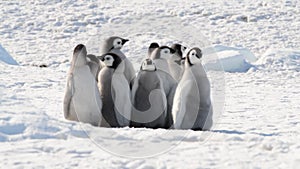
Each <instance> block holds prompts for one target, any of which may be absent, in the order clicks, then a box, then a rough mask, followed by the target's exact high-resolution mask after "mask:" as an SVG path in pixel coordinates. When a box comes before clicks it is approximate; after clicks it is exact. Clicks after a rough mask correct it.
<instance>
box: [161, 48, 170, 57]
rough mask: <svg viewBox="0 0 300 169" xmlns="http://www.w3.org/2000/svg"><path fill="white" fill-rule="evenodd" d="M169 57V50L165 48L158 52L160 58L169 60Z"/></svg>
mask: <svg viewBox="0 0 300 169" xmlns="http://www.w3.org/2000/svg"><path fill="white" fill-rule="evenodd" d="M171 57H172V54H171V52H170V49H167V48H165V49H162V50H161V51H160V58H162V59H170V58H171Z"/></svg>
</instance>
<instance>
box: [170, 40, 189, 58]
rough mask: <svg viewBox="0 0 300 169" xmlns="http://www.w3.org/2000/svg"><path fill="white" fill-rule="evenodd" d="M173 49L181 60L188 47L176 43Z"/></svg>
mask: <svg viewBox="0 0 300 169" xmlns="http://www.w3.org/2000/svg"><path fill="white" fill-rule="evenodd" d="M171 48H172V49H173V50H175V54H177V56H179V57H180V58H182V57H183V54H184V53H185V51H186V49H187V47H185V46H183V45H181V44H178V43H175V44H173V45H172V46H171Z"/></svg>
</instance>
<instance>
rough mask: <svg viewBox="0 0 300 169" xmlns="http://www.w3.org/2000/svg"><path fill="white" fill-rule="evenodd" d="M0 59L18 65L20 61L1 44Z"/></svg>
mask: <svg viewBox="0 0 300 169" xmlns="http://www.w3.org/2000/svg"><path fill="white" fill-rule="evenodd" d="M0 61H2V62H4V63H7V64H10V65H18V63H17V62H16V61H15V60H14V59H13V58H12V57H11V56H10V54H9V53H8V52H7V51H6V50H5V49H4V48H3V47H2V46H1V44H0Z"/></svg>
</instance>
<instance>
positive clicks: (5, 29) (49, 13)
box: [0, 0, 300, 168]
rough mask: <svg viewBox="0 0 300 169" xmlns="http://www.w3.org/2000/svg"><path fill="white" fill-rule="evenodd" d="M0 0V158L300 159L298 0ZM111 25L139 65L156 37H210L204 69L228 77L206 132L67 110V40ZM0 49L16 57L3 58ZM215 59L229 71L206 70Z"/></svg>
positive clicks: (15, 163)
mask: <svg viewBox="0 0 300 169" xmlns="http://www.w3.org/2000/svg"><path fill="white" fill-rule="evenodd" d="M0 6H1V10H0V15H1V17H0V23H1V24H0V45H1V46H2V47H3V48H2V47H0V69H1V71H0V96H1V98H0V147H1V148H0V154H1V156H0V168H55V167H56V168H75V167H76V168H83V167H84V168H233V167H234V168H298V167H299V166H300V155H299V153H300V143H299V140H300V132H299V129H300V116H299V110H300V106H299V101H300V97H299V94H300V91H299V88H300V78H299V77H300V34H299V30H300V17H299V15H300V3H299V2H298V1H296V0H295V1H290V0H286V1H275V0H270V1H258V2H254V1H244V2H242V1H233V0H231V1H226V2H225V1H213V2H210V1H189V2H179V1H175V0H168V1H150V0H149V1H147V2H145V1H138V0H134V1H101V2H95V1H87V2H82V1H76V0H75V1H74V0H66V1H62V2H61V1H59V0H56V1H46V0H44V1H42V0H39V1H24V2H21V1H4V2H2V1H1V2H0ZM170 16H172V17H170ZM145 19H146V20H145ZM147 19H153V20H154V21H155V24H153V25H150V26H149V25H147V22H148V21H147ZM161 23H164V24H161ZM180 24H183V25H185V26H184V27H183V28H184V29H182V27H180ZM110 26H114V27H110ZM164 26H165V27H164ZM176 28H177V29H176ZM153 29H154V30H153ZM193 29H194V30H193ZM155 30H156V31H158V33H157V34H153V31H155ZM116 31H119V32H120V35H122V36H125V37H127V38H129V39H131V41H130V43H128V45H127V46H125V49H124V50H125V52H126V54H127V55H128V56H129V59H130V60H131V61H132V62H133V63H134V64H135V67H139V63H140V61H141V59H142V58H143V57H144V56H145V54H146V53H145V51H146V47H147V46H148V45H149V43H150V42H152V40H157V41H158V42H160V43H161V44H162V43H166V44H169V43H171V40H172V39H176V40H177V41H183V42H184V43H186V44H190V45H195V44H198V42H199V46H200V47H201V48H202V47H206V48H205V52H207V53H206V55H205V56H206V59H207V60H206V62H205V65H206V67H207V69H209V70H210V71H209V74H210V75H211V78H214V77H220V78H221V80H220V81H218V80H216V81H215V82H223V80H225V85H224V86H223V88H224V89H225V93H222V92H221V93H222V94H225V95H223V96H225V102H224V112H223V113H222V116H220V117H219V118H218V119H217V121H216V125H215V127H214V128H213V130H212V131H208V132H195V131H180V130H179V131H175V130H173V131H169V130H162V129H158V130H151V129H132V128H122V129H106V128H95V127H92V126H90V125H86V124H79V123H75V122H70V121H67V120H65V119H64V118H63V113H62V99H63V95H64V89H65V83H66V72H67V70H68V67H69V58H70V57H71V54H72V50H73V48H74V47H75V46H76V45H77V44H78V43H84V44H87V46H88V49H89V52H91V53H97V52H99V51H98V50H99V49H97V46H98V43H99V41H98V38H99V39H101V38H103V37H104V36H106V35H109V34H110V33H111V32H113V33H114V32H116ZM143 31H144V32H143ZM168 31H174V32H175V33H174V34H175V35H174V36H172V35H170V34H167V35H165V34H166V32H168ZM178 31H179V33H180V31H182V32H181V33H182V34H178ZM199 31H200V32H201V33H202V34H203V35H204V36H205V37H207V38H204V37H203V36H202V35H201V34H200V33H199ZM195 32H197V34H195ZM186 35H194V36H193V37H192V38H190V36H186ZM199 38H200V39H199ZM209 44H213V45H212V46H210V45H209ZM132 46H134V48H132ZM211 47H213V48H214V50H215V52H213V53H211V50H210V49H211ZM5 50H6V51H7V52H8V53H9V54H10V55H11V57H12V58H14V59H15V60H16V61H17V62H18V63H19V65H20V66H16V65H14V66H13V65H10V64H13V63H14V61H13V60H12V58H11V57H10V56H9V55H8V54H7V53H6V52H5ZM215 54H218V58H219V60H216V59H215V58H214V57H213V56H215ZM216 61H217V62H216ZM220 63H221V64H224V65H223V68H224V70H225V72H222V71H218V72H215V71H213V70H214V68H216V67H217V68H218V69H219V68H220ZM41 65H46V66H48V67H47V68H40V67H39V66H41ZM248 69H249V70H248ZM211 80H212V81H214V80H215V79H211ZM221 84H222V83H221ZM218 85H220V84H217V83H214V85H213V87H214V89H216V91H217V89H222V87H220V86H218ZM221 91H222V90H221ZM221 100H222V99H221ZM222 108H223V107H222ZM150 156H151V157H150ZM146 157H148V158H146Z"/></svg>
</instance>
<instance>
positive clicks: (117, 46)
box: [113, 38, 123, 49]
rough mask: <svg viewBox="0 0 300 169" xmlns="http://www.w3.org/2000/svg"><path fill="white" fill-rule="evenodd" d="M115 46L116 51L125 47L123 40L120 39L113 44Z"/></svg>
mask: <svg viewBox="0 0 300 169" xmlns="http://www.w3.org/2000/svg"><path fill="white" fill-rule="evenodd" d="M113 45H114V48H115V49H121V48H122V46H123V45H122V39H120V38H117V39H115V40H114V42H113Z"/></svg>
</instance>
